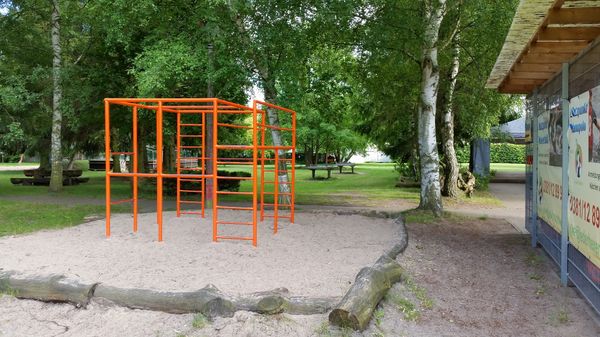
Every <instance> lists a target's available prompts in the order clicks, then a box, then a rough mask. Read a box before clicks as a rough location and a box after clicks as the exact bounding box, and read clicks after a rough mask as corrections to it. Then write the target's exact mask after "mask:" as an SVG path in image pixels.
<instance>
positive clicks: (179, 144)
mask: <svg viewBox="0 0 600 337" xmlns="http://www.w3.org/2000/svg"><path fill="white" fill-rule="evenodd" d="M180 174H181V114H180V113H177V201H176V202H175V207H176V208H177V217H178V218H179V217H180V216H181V195H180V194H181V180H180V177H179V175H180Z"/></svg>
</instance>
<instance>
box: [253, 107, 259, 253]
mask: <svg viewBox="0 0 600 337" xmlns="http://www.w3.org/2000/svg"><path fill="white" fill-rule="evenodd" d="M257 124H258V116H257V112H256V101H255V102H254V103H253V105H252V145H253V148H252V245H253V246H254V247H256V245H257V241H258V240H257V236H258V228H257V225H256V215H257V214H256V206H257V205H256V203H257V201H258V200H257V197H256V192H257V189H258V186H257V179H258V177H257V175H258V172H257V165H258V162H257V157H258V134H257V133H258V129H257V126H258V125H257Z"/></svg>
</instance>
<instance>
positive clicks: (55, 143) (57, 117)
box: [50, 0, 63, 192]
mask: <svg viewBox="0 0 600 337" xmlns="http://www.w3.org/2000/svg"><path fill="white" fill-rule="evenodd" d="M52 6H53V8H52V53H53V60H52V81H53V87H54V92H53V99H52V142H51V154H52V156H51V162H52V174H51V175H50V191H51V192H60V191H61V190H62V188H63V172H62V171H63V167H62V151H61V150H62V149H61V147H62V144H61V126H62V113H61V111H60V103H61V98H62V84H61V83H60V72H61V70H60V68H61V55H60V54H61V51H60V12H59V7H58V0H53V1H52Z"/></svg>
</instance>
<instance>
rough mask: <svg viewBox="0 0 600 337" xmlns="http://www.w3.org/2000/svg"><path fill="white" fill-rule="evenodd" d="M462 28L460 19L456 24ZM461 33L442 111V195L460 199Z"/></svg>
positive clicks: (456, 37)
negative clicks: (457, 93)
mask: <svg viewBox="0 0 600 337" xmlns="http://www.w3.org/2000/svg"><path fill="white" fill-rule="evenodd" d="M456 25H457V27H459V26H460V19H459V20H458V22H457V23H456ZM459 39H460V32H458V31H457V33H456V34H455V35H454V38H453V39H452V61H451V63H450V69H449V72H448V89H447V92H446V100H445V104H444V107H443V110H442V123H443V124H442V142H443V144H442V148H443V151H444V171H445V179H444V187H443V190H442V194H443V195H445V196H448V197H453V198H455V197H458V196H459V193H460V191H459V189H458V174H459V167H458V159H457V158H456V150H455V149H454V106H453V104H454V90H455V88H456V78H457V76H458V71H459V68H460V45H459Z"/></svg>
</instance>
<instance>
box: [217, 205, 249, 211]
mask: <svg viewBox="0 0 600 337" xmlns="http://www.w3.org/2000/svg"><path fill="white" fill-rule="evenodd" d="M217 208H218V209H229V210H234V211H252V210H253V208H252V207H239V206H217Z"/></svg>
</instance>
